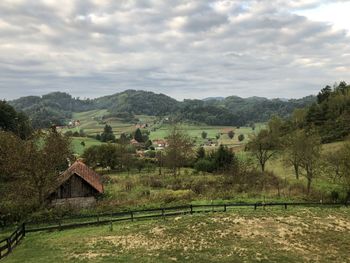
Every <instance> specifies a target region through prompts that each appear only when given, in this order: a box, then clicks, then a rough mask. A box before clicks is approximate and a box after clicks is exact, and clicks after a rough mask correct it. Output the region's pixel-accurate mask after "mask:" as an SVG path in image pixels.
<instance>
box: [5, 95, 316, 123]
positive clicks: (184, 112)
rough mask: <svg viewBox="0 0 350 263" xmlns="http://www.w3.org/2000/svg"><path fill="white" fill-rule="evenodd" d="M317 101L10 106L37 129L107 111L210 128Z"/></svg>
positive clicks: (146, 99)
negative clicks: (83, 114) (76, 115)
mask: <svg viewBox="0 0 350 263" xmlns="http://www.w3.org/2000/svg"><path fill="white" fill-rule="evenodd" d="M315 100H316V97H315V96H308V97H305V98H301V99H291V100H288V101H285V100H282V99H281V100H280V99H267V98H261V97H250V98H241V97H238V96H229V97H226V98H223V97H212V98H206V99H204V100H193V99H188V100H184V101H177V100H175V99H174V98H171V97H169V96H167V95H164V94H156V93H154V92H150V91H142V90H125V91H123V92H119V93H115V94H113V95H109V96H103V97H100V98H96V99H86V100H81V99H79V98H74V97H72V96H71V95H70V94H67V93H62V92H53V93H49V94H46V95H44V96H41V97H39V96H27V97H22V98H19V99H17V100H13V101H10V102H9V103H10V104H11V105H12V106H14V107H15V109H16V110H19V111H23V112H25V113H26V114H27V115H28V116H29V117H30V119H31V120H32V122H33V126H34V127H35V128H45V127H49V126H50V125H52V124H57V125H62V124H64V123H65V122H66V121H67V120H68V119H70V118H71V117H72V113H73V112H83V111H88V110H94V109H107V110H108V112H109V113H110V115H121V114H129V115H130V114H144V115H155V116H166V115H168V116H169V115H171V116H174V117H175V118H176V119H178V120H191V121H195V122H201V123H206V124H210V125H245V124H248V123H251V122H261V121H267V120H268V119H269V118H270V117H271V116H272V115H274V114H278V115H280V116H281V117H286V116H288V115H290V114H291V113H292V111H293V110H294V109H295V108H302V107H305V106H308V105H311V104H312V103H313V102H314V101H315Z"/></svg>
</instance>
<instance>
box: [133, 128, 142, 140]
mask: <svg viewBox="0 0 350 263" xmlns="http://www.w3.org/2000/svg"><path fill="white" fill-rule="evenodd" d="M134 139H135V140H136V141H138V142H143V136H142V132H141V130H140V129H139V128H137V129H136V131H135V134H134Z"/></svg>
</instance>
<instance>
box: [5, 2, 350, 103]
mask: <svg viewBox="0 0 350 263" xmlns="http://www.w3.org/2000/svg"><path fill="white" fill-rule="evenodd" d="M330 2H332V1H317V0H294V1H282V0H272V1H259V0H248V1H237V0H210V1H200V0H191V1H185V0H174V1H171V3H170V2H169V1H161V0H148V1H136V0H121V1H112V0H98V1H97V0H62V1H54V0H41V1H39V0H38V1H25V0H22V1H21V0H11V1H10V0H3V1H1V2H0V92H1V93H0V98H6V99H12V98H16V97H20V96H24V95H29V94H44V93H47V92H51V91H56V90H60V91H67V92H69V93H71V94H73V95H74V96H79V97H96V96H101V95H105V94H111V93H114V92H118V91H121V90H125V89H129V88H133V89H146V90H152V91H155V92H162V93H165V94H169V95H171V96H174V97H176V98H178V99H183V98H202V97H206V96H228V95H239V96H245V97H246V96H255V95H257V96H267V97H301V96H305V95H308V94H311V93H315V92H317V91H318V90H319V89H321V88H322V87H323V86H325V85H326V84H331V83H333V82H335V81H339V80H349V79H350V60H349V56H350V47H349V45H348V43H349V40H350V39H349V36H348V33H347V31H346V30H340V29H339V28H334V27H333V26H332V24H330V22H329V21H320V20H319V19H318V20H313V19H312V18H311V17H308V16H307V15H306V13H304V12H305V10H318V9H319V8H320V7H322V6H323V5H324V4H329V3H330ZM333 2H334V1H333ZM338 2H346V1H338ZM313 12H316V11H313ZM333 12H335V11H333Z"/></svg>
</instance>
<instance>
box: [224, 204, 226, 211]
mask: <svg viewBox="0 0 350 263" xmlns="http://www.w3.org/2000/svg"><path fill="white" fill-rule="evenodd" d="M224 212H226V204H224Z"/></svg>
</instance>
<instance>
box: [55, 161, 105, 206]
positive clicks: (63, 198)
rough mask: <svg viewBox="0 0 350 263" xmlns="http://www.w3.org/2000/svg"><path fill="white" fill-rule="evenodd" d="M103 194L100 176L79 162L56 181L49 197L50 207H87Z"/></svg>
mask: <svg viewBox="0 0 350 263" xmlns="http://www.w3.org/2000/svg"><path fill="white" fill-rule="evenodd" d="M101 193H103V185H102V182H101V176H100V175H99V174H97V173H96V172H95V171H94V170H92V169H91V168H89V167H88V166H87V165H85V164H84V163H83V162H81V161H76V162H75V163H74V164H73V165H72V166H70V167H69V168H68V169H67V170H66V171H65V172H64V173H62V174H61V175H60V176H59V177H58V180H57V183H56V186H55V187H54V188H53V190H52V191H51V193H50V195H49V201H50V202H51V204H52V205H72V206H77V207H88V206H91V205H93V204H94V203H95V202H96V197H97V196H98V195H99V194H101Z"/></svg>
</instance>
